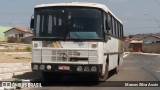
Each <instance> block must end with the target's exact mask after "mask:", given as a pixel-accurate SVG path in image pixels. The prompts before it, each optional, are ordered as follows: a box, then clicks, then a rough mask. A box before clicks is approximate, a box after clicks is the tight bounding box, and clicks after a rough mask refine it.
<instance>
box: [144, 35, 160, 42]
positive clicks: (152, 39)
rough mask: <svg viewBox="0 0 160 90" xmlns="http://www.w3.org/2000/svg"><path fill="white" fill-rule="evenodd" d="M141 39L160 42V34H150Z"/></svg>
mask: <svg viewBox="0 0 160 90" xmlns="http://www.w3.org/2000/svg"><path fill="white" fill-rule="evenodd" d="M141 41H143V43H160V36H159V35H149V36H146V37H144V38H143V39H142V40H141Z"/></svg>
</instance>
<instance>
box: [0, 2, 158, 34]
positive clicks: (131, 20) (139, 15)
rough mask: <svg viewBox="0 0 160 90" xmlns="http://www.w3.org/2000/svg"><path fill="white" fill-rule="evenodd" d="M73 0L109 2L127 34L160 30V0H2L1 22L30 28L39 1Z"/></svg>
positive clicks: (107, 3)
mask: <svg viewBox="0 0 160 90" xmlns="http://www.w3.org/2000/svg"><path fill="white" fill-rule="evenodd" d="M71 1H76V2H95V3H101V4H104V5H106V6H107V7H108V8H109V9H110V10H111V11H112V12H113V13H114V14H115V15H116V16H117V17H118V18H119V19H121V21H122V22H123V26H124V33H125V35H131V34H145V33H160V0H0V26H15V27H25V28H29V24H30V18H31V16H32V15H33V10H34V6H35V5H38V4H47V3H63V2H71Z"/></svg>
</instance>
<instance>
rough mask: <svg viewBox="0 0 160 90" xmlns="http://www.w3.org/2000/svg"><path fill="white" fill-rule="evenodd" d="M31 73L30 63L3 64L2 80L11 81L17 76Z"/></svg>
mask: <svg viewBox="0 0 160 90" xmlns="http://www.w3.org/2000/svg"><path fill="white" fill-rule="evenodd" d="M30 71H31V64H30V63H1V64H0V80H4V79H10V78H12V77H13V76H15V75H21V74H24V73H25V72H30Z"/></svg>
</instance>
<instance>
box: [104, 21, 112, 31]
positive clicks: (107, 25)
mask: <svg viewBox="0 0 160 90" xmlns="http://www.w3.org/2000/svg"><path fill="white" fill-rule="evenodd" d="M105 24H106V28H105V29H106V30H110V29H111V28H110V27H109V24H108V21H107V20H106V21H105Z"/></svg>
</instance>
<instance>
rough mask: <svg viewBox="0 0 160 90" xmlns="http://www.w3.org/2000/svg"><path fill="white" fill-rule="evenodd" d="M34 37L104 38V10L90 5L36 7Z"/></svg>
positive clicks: (66, 38) (58, 38)
mask: <svg viewBox="0 0 160 90" xmlns="http://www.w3.org/2000/svg"><path fill="white" fill-rule="evenodd" d="M34 17H35V23H34V38H37V39H50V40H103V12H102V11H101V10H100V9H97V8H89V7H64V6H63V7H62V6H61V7H43V8H36V9H35V14H34Z"/></svg>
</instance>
